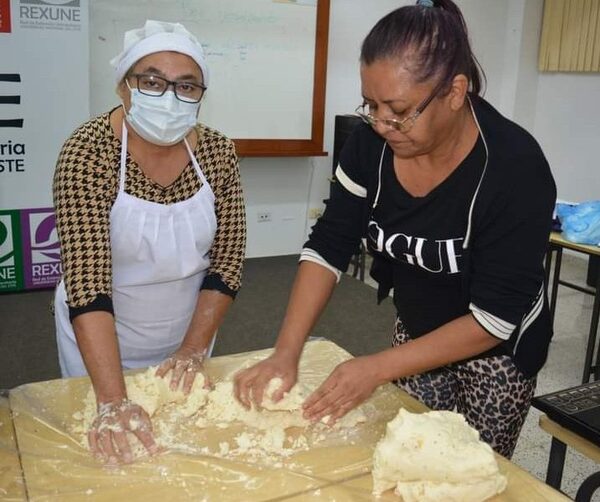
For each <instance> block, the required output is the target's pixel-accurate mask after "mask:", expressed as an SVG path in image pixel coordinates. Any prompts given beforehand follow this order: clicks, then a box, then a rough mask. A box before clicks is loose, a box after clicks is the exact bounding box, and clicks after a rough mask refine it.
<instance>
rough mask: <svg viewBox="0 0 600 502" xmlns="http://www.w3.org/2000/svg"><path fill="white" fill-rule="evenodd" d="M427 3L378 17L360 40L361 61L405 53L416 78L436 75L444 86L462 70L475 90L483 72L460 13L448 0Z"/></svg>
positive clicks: (473, 91) (371, 61)
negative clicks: (361, 42) (428, 4)
mask: <svg viewBox="0 0 600 502" xmlns="http://www.w3.org/2000/svg"><path fill="white" fill-rule="evenodd" d="M428 3H433V4H434V6H433V7H430V6H425V5H409V6H405V7H401V8H399V9H396V10H394V11H392V12H390V13H389V14H388V15H387V16H385V17H383V18H382V19H380V20H379V21H378V22H377V24H376V25H375V26H374V27H373V28H372V29H371V31H370V32H369V34H368V35H367V37H366V38H365V40H364V41H363V44H362V48H361V52H360V61H361V63H363V64H365V65H369V64H371V63H373V62H375V61H377V60H380V59H387V58H394V57H403V56H407V57H408V58H409V59H408V61H409V64H410V67H409V70H410V71H411V72H413V75H414V77H415V79H416V81H417V82H424V81H426V80H429V79H430V78H431V77H433V76H439V77H440V85H441V86H448V85H449V84H450V82H451V80H452V79H453V78H454V77H455V76H456V75H458V74H463V75H465V76H466V77H467V78H468V79H469V82H470V89H469V90H470V92H472V93H473V94H479V93H480V92H481V91H482V82H483V83H485V75H484V73H483V70H482V69H481V66H480V65H479V62H478V61H477V59H476V58H475V55H474V54H473V51H472V50H471V44H470V43H469V36H468V33H467V25H466V23H465V20H464V18H463V15H462V13H461V12H460V10H459V8H458V7H457V6H456V4H455V3H454V2H453V1H452V0H433V2H431V1H430V2H428Z"/></svg>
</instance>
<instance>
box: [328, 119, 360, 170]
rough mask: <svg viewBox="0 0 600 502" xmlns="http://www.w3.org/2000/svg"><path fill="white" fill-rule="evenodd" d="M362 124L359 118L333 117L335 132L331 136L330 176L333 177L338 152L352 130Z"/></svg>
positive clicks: (338, 156)
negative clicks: (331, 157)
mask: <svg viewBox="0 0 600 502" xmlns="http://www.w3.org/2000/svg"><path fill="white" fill-rule="evenodd" d="M361 122H362V119H361V118H360V117H357V116H356V115H336V116H335V130H334V136H333V162H332V165H331V174H333V175H335V170H336V169H337V165H338V162H339V158H340V152H341V151H342V147H343V146H344V143H345V142H346V140H347V139H348V136H350V134H351V133H352V131H353V130H354V128H355V127H356V126H357V125H358V124H360V123H361Z"/></svg>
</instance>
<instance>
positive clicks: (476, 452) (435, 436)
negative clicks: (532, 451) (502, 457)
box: [373, 409, 507, 502]
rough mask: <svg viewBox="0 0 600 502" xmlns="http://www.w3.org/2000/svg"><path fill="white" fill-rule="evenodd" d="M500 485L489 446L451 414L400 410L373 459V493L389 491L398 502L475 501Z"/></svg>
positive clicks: (500, 488) (502, 483) (498, 489)
mask: <svg viewBox="0 0 600 502" xmlns="http://www.w3.org/2000/svg"><path fill="white" fill-rule="evenodd" d="M506 482H507V481H506V478H505V477H504V476H503V475H502V474H500V472H499V470H498V463H497V462H496V458H495V456H494V452H493V450H492V448H491V447H490V446H489V445H488V444H486V443H484V442H482V441H480V439H479V433H478V432H477V431H476V430H475V429H473V428H472V427H471V426H469V425H468V424H467V422H466V421H465V419H464V417H463V416H462V415H461V414H459V413H454V412H451V411H430V412H428V413H423V414H413V413H410V412H408V411H406V410H404V409H401V410H400V411H399V412H398V415H397V416H396V417H395V418H394V419H393V420H391V421H390V422H389V423H388V424H387V431H386V434H385V437H383V438H382V439H381V441H379V443H378V444H377V446H376V448H375V453H374V456H373V493H375V494H380V493H382V492H384V491H386V490H389V489H390V488H394V487H395V488H396V489H395V492H396V494H397V495H400V496H401V497H402V500H404V502H413V501H414V502H416V501H419V502H438V501H446V502H448V501H450V502H451V501H460V502H481V501H483V500H486V499H488V498H490V497H492V496H494V495H496V494H498V493H500V492H501V491H503V490H504V488H506Z"/></svg>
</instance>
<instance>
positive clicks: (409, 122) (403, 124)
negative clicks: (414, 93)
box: [354, 86, 439, 132]
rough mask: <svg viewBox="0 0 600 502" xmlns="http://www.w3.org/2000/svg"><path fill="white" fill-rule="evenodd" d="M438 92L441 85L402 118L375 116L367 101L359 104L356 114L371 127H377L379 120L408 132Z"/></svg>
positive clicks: (392, 127) (397, 129)
mask: <svg viewBox="0 0 600 502" xmlns="http://www.w3.org/2000/svg"><path fill="white" fill-rule="evenodd" d="M438 92H439V86H438V87H437V88H436V89H435V90H434V91H433V92H432V93H431V94H430V95H429V97H428V98H427V99H425V100H424V101H423V102H422V103H421V104H420V105H419V106H417V109H416V110H415V111H414V112H413V113H412V114H411V115H409V116H408V117H406V118H404V119H402V120H398V119H378V118H375V117H373V115H372V114H371V112H370V110H369V105H368V104H367V103H363V104H362V105H358V106H357V107H356V110H354V113H356V115H358V116H359V117H360V118H361V119H362V120H363V121H364V122H366V123H367V124H369V125H370V126H371V127H375V126H376V125H377V123H378V122H379V123H382V124H384V125H385V126H387V127H390V128H391V129H394V130H395V131H400V132H408V131H410V130H411V129H412V127H413V126H414V125H415V121H416V120H417V119H418V118H419V115H421V113H423V110H425V108H427V106H428V105H429V103H431V102H432V101H433V98H435V97H436V95H437V93H438ZM365 112H366V113H365Z"/></svg>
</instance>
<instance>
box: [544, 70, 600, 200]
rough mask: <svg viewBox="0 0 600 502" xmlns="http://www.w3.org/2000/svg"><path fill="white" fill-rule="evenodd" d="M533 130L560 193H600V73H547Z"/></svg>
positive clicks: (567, 196) (578, 196)
mask: <svg viewBox="0 0 600 502" xmlns="http://www.w3.org/2000/svg"><path fill="white" fill-rule="evenodd" d="M533 134H534V135H535V136H536V138H537V139H538V141H539V142H540V144H541V145H542V148H543V149H544V152H545V154H546V157H547V158H548V162H549V163H550V166H551V167H552V171H553V173H554V178H555V179H556V184H557V187H558V197H559V198H560V199H564V200H569V201H574V202H582V201H585V200H592V199H594V200H598V199H600V156H599V155H598V152H599V151H600V150H599V143H600V74H598V73H596V74H577V73H548V74H541V75H540V77H539V87H538V94H537V107H536V116H535V127H534V130H533Z"/></svg>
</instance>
